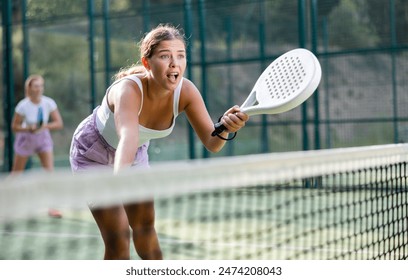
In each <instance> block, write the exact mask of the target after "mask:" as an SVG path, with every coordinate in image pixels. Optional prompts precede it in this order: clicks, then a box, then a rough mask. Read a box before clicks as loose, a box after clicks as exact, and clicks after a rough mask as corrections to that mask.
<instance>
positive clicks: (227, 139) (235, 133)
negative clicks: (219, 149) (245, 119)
mask: <svg viewBox="0 0 408 280" xmlns="http://www.w3.org/2000/svg"><path fill="white" fill-rule="evenodd" d="M216 136H217V137H218V138H220V139H222V140H225V141H230V140H232V139H234V138H235V136H237V132H234V135H233V136H232V137H231V138H225V137H222V136H221V135H219V134H216Z"/></svg>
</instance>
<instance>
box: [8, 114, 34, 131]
mask: <svg viewBox="0 0 408 280" xmlns="http://www.w3.org/2000/svg"><path fill="white" fill-rule="evenodd" d="M23 121H24V117H23V116H21V115H20V114H18V113H14V116H13V120H12V122H11V129H12V130H13V132H14V133H16V132H34V130H35V129H36V126H35V125H34V126H27V127H23Z"/></svg>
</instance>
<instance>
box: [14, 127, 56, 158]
mask: <svg viewBox="0 0 408 280" xmlns="http://www.w3.org/2000/svg"><path fill="white" fill-rule="evenodd" d="M52 150H53V141H52V138H51V133H50V131H49V130H48V129H43V130H41V131H39V132H35V133H31V132H17V133H16V136H15V140H14V152H15V154H17V155H20V156H26V157H29V156H32V155H34V154H38V153H42V152H52Z"/></svg>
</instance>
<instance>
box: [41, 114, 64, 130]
mask: <svg viewBox="0 0 408 280" xmlns="http://www.w3.org/2000/svg"><path fill="white" fill-rule="evenodd" d="M50 119H51V122H49V123H46V124H44V125H43V126H44V127H45V128H48V129H49V130H58V129H62V128H63V127H64V123H63V121H62V118H61V114H60V112H59V110H58V109H55V110H54V111H52V112H51V113H50Z"/></svg>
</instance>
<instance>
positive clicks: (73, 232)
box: [0, 144, 408, 260]
mask: <svg viewBox="0 0 408 280" xmlns="http://www.w3.org/2000/svg"><path fill="white" fill-rule="evenodd" d="M407 162H408V145H407V144H392V145H379V146H368V147H355V148H342V149H331V150H319V151H305V152H288V153H275V154H260V155H250V156H237V157H226V158H213V159H204V160H192V161H175V162H164V163H155V164H152V167H151V168H149V169H139V170H132V171H126V172H123V173H121V174H120V175H117V176H112V175H110V172H107V171H106V170H99V171H94V172H90V173H87V174H83V175H75V176H73V175H72V174H71V173H70V172H68V171H67V170H57V171H56V172H54V173H52V174H44V173H27V174H25V175H24V176H23V175H22V176H19V177H16V178H3V179H2V181H1V184H2V186H1V187H0V248H1V250H0V259H101V258H102V257H103V250H104V248H103V242H102V239H101V237H100V234H99V231H98V229H97V227H96V224H95V222H94V220H93V219H92V215H91V214H90V212H89V210H88V206H87V205H88V203H89V202H92V203H95V204H97V205H100V206H104V205H105V206H107V205H114V204H117V203H128V202H136V201H145V200H150V199H154V200H155V209H156V231H157V232H158V236H159V240H160V244H161V248H162V251H163V255H164V258H165V259H235V260H238V259H276V260H277V259H284V260H291V259H295V260H303V259H314V260H328V259H341V260H343V259H407V258H408V184H407ZM48 207H53V208H57V209H60V210H61V211H62V212H63V214H64V216H63V218H62V219H52V218H49V217H47V215H46V209H48ZM132 258H134V259H137V258H138V257H137V255H136V253H134V252H133V253H132Z"/></svg>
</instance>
